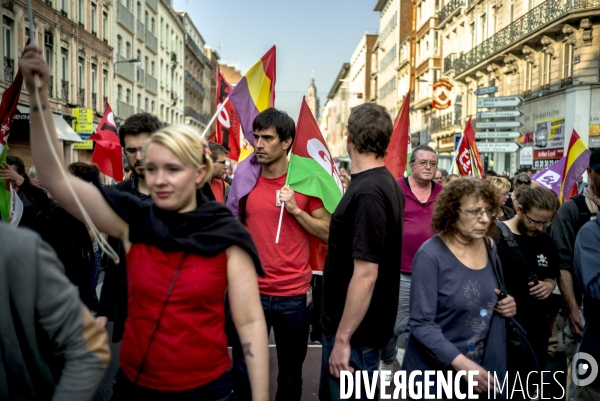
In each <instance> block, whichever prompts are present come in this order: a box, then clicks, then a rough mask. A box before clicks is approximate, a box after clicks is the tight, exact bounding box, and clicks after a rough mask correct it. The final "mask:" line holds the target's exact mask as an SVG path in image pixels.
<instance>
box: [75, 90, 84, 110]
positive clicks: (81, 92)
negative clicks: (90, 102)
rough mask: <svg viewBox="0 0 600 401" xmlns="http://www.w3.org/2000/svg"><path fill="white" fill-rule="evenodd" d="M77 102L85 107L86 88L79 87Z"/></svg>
mask: <svg viewBox="0 0 600 401" xmlns="http://www.w3.org/2000/svg"><path fill="white" fill-rule="evenodd" d="M77 104H78V105H79V106H80V107H85V89H79V93H78V94H77Z"/></svg>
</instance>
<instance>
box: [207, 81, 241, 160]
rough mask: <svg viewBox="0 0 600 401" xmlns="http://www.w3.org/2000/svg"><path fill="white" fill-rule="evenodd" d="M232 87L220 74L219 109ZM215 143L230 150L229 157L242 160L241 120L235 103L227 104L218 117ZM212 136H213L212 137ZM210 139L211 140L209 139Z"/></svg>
mask: <svg viewBox="0 0 600 401" xmlns="http://www.w3.org/2000/svg"><path fill="white" fill-rule="evenodd" d="M229 92H231V86H230V85H229V84H228V83H227V81H225V78H223V75H222V74H221V73H220V72H219V82H218V83H217V107H218V106H219V105H220V104H221V103H223V102H224V101H225V99H227V97H228V96H229ZM215 134H216V139H217V140H215V141H214V142H217V143H220V144H221V145H223V146H225V147H226V148H227V149H229V154H228V155H227V157H228V158H229V159H233V160H235V161H238V159H239V158H240V151H241V149H240V119H239V117H238V114H237V111H236V110H235V107H234V105H233V103H231V102H227V103H226V104H225V107H223V108H222V109H221V111H220V112H219V115H218V116H217V131H216V132H215ZM211 136H212V135H211ZM209 139H210V138H209Z"/></svg>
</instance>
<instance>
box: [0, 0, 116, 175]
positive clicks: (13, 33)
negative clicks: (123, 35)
mask: <svg viewBox="0 0 600 401" xmlns="http://www.w3.org/2000/svg"><path fill="white" fill-rule="evenodd" d="M32 7H33V18H34V21H33V22H34V23H33V25H34V35H35V36H34V37H35V42H36V44H37V45H38V46H39V47H40V48H41V49H42V51H43V53H44V57H45V59H46V61H47V62H48V65H49V67H50V75H51V77H50V83H49V86H48V95H49V103H50V107H51V109H52V112H53V116H54V123H55V125H56V128H57V134H58V137H59V140H60V141H61V143H62V145H63V152H64V156H65V161H66V163H67V164H69V163H71V162H73V161H77V160H80V159H81V160H88V159H89V158H91V152H89V151H85V150H81V151H77V150H74V143H80V142H82V140H81V138H80V137H79V136H78V135H77V134H76V133H75V131H74V130H73V129H72V127H71V121H72V120H73V109H75V108H78V107H85V108H91V109H93V110H94V111H95V112H96V114H95V116H94V121H96V122H97V121H99V118H100V117H101V116H102V113H103V112H104V105H103V99H104V97H105V96H107V95H108V94H109V93H110V92H111V91H110V87H111V77H110V71H111V61H112V47H111V46H110V43H109V41H108V40H107V37H108V29H109V22H108V21H109V19H110V15H111V13H112V10H111V9H112V6H111V5H110V2H109V1H104V0H95V1H89V0H88V1H83V0H81V1H72V2H67V1H65V2H51V1H44V2H42V1H34V2H33V5H32ZM0 10H1V12H2V22H3V29H2V32H1V35H2V40H1V44H0V47H1V48H2V52H3V56H4V60H3V61H4V74H3V75H2V77H1V78H2V79H0V90H1V91H2V92H4V90H5V89H6V88H7V87H8V86H9V85H10V84H11V83H12V82H13V79H14V77H15V75H16V73H17V70H18V59H19V57H20V55H21V53H22V51H23V48H24V47H25V43H26V41H27V39H28V38H29V37H30V34H31V33H30V32H29V21H28V19H27V8H26V2H23V1H7V2H3V3H2V8H1V9H0ZM30 96H31V94H30V93H28V91H27V90H26V89H25V87H23V89H22V91H21V95H20V98H19V106H18V107H17V110H18V112H17V115H16V116H15V124H14V125H13V130H12V132H11V136H10V138H9V154H13V155H17V156H19V157H21V158H22V159H23V160H24V161H25V164H26V167H27V168H29V167H31V165H32V158H31V149H30V146H29V101H30V100H29V99H30Z"/></svg>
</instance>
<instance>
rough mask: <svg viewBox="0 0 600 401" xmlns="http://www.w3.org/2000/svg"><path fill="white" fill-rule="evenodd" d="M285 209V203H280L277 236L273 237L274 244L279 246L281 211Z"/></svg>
mask: <svg viewBox="0 0 600 401" xmlns="http://www.w3.org/2000/svg"><path fill="white" fill-rule="evenodd" d="M284 208H285V202H281V211H280V212H279V224H278V225H277V236H276V237H275V243H276V244H279V233H280V232H281V220H283V209H284Z"/></svg>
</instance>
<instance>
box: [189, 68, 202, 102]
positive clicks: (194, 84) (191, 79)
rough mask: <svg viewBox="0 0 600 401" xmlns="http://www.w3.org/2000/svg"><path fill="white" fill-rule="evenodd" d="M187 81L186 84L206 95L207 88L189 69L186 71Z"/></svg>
mask: <svg viewBox="0 0 600 401" xmlns="http://www.w3.org/2000/svg"><path fill="white" fill-rule="evenodd" d="M185 82H186V84H188V85H191V86H192V88H194V89H195V90H196V91H198V93H199V94H200V97H204V96H205V94H206V90H205V89H204V85H202V84H201V83H200V82H198V80H197V79H196V78H194V76H193V75H192V74H190V73H189V72H187V71H186V72H185Z"/></svg>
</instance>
